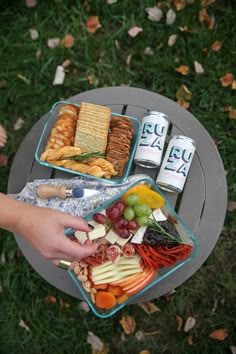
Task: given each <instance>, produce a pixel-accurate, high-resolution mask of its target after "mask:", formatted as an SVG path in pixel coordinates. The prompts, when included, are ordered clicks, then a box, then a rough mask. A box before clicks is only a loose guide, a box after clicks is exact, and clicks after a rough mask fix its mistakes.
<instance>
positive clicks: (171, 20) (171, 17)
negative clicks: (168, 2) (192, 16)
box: [166, 9, 176, 25]
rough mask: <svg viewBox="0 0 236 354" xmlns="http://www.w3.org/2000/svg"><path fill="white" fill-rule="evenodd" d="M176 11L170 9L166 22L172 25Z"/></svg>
mask: <svg viewBox="0 0 236 354" xmlns="http://www.w3.org/2000/svg"><path fill="white" fill-rule="evenodd" d="M175 19H176V13H175V11H174V10H173V9H169V10H168V11H167V14H166V24H167V25H172V24H173V23H174V22H175Z"/></svg>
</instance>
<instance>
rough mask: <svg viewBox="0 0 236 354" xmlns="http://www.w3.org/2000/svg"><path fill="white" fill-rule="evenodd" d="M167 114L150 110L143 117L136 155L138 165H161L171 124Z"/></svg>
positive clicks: (148, 166)
mask: <svg viewBox="0 0 236 354" xmlns="http://www.w3.org/2000/svg"><path fill="white" fill-rule="evenodd" d="M167 118H168V117H167V115H166V114H164V113H161V112H155V111H149V112H147V113H145V114H144V116H143V118H142V130H141V134H140V137H139V142H138V146H137V150H136V153H135V156H134V162H135V163H136V165H139V166H142V167H146V168H156V167H158V166H160V164H161V159H162V155H163V148H164V144H165V139H166V134H167V130H168V126H169V121H168V120H167Z"/></svg>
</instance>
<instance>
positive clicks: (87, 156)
mask: <svg viewBox="0 0 236 354" xmlns="http://www.w3.org/2000/svg"><path fill="white" fill-rule="evenodd" d="M92 157H102V158H104V157H105V155H104V154H103V153H101V152H87V153H84V154H81V155H74V156H69V157H63V158H62V159H59V160H75V161H83V160H88V159H90V158H92Z"/></svg>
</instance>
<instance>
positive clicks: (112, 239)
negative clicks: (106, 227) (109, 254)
mask: <svg viewBox="0 0 236 354" xmlns="http://www.w3.org/2000/svg"><path fill="white" fill-rule="evenodd" d="M118 237H119V236H118V235H117V234H116V233H115V232H114V231H113V230H112V229H111V230H110V231H109V232H108V233H107V235H106V237H105V239H106V240H107V241H109V242H110V243H111V244H112V245H114V243H116V240H117V239H118Z"/></svg>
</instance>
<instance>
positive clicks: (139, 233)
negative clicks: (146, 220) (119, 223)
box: [132, 226, 147, 243]
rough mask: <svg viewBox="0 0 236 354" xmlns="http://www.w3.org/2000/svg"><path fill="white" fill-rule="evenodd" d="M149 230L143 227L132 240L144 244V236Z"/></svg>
mask: <svg viewBox="0 0 236 354" xmlns="http://www.w3.org/2000/svg"><path fill="white" fill-rule="evenodd" d="M146 230H147V226H141V227H140V228H139V229H138V230H137V231H136V232H135V234H134V236H133V238H132V242H133V243H142V242H143V235H144V234H145V231H146Z"/></svg>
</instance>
